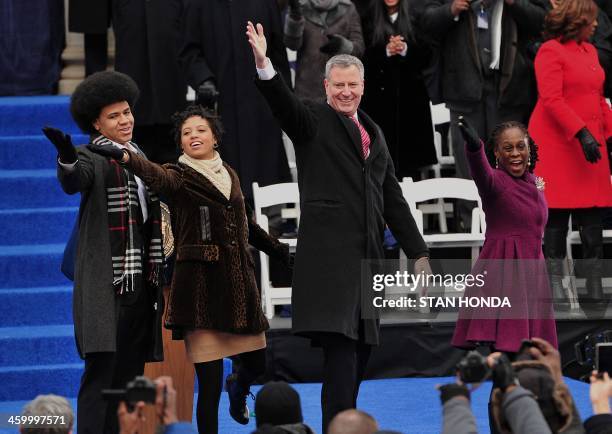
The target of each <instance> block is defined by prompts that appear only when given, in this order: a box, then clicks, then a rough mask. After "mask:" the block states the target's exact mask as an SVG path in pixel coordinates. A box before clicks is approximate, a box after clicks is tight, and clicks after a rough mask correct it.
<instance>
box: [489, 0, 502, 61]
mask: <svg viewBox="0 0 612 434" xmlns="http://www.w3.org/2000/svg"><path fill="white" fill-rule="evenodd" d="M503 12H504V0H496V1H495V4H494V5H493V9H492V11H491V26H492V29H491V65H489V68H491V69H499V57H500V51H501V32H502V14H503Z"/></svg>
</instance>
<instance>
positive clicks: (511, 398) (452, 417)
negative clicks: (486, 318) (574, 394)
mask: <svg viewBox="0 0 612 434" xmlns="http://www.w3.org/2000/svg"><path fill="white" fill-rule="evenodd" d="M457 377H458V378H457V383H456V384H447V385H444V386H441V387H440V388H439V390H440V398H441V400H442V404H443V420H444V422H443V430H442V433H443V434H450V433H453V434H461V433H466V434H467V433H476V432H477V429H476V421H475V419H474V416H473V414H472V412H471V409H470V390H469V389H468V388H467V386H466V385H465V383H480V382H482V381H484V380H486V379H488V378H491V379H492V380H493V390H494V395H498V396H500V397H501V407H500V408H499V410H500V412H499V413H495V412H494V414H493V417H494V419H495V420H496V422H498V423H499V422H502V423H503V425H502V428H503V429H504V431H505V432H513V433H538V434H543V433H551V432H552V431H551V430H550V428H549V427H548V425H547V423H546V420H545V419H544V416H543V414H542V412H541V411H540V409H539V407H538V403H537V401H536V399H535V397H534V395H533V394H532V393H531V392H530V391H528V390H526V389H525V388H523V387H521V386H520V384H519V382H518V379H517V376H516V373H515V372H514V369H513V367H512V364H511V363H510V359H508V356H506V355H505V354H502V353H493V354H491V355H489V356H488V357H487V358H485V357H484V356H482V355H481V354H479V353H477V352H475V351H471V352H469V353H468V354H467V356H466V357H465V358H464V359H463V360H462V361H461V362H460V363H459V365H458V376H457ZM472 390H474V389H472ZM498 428H499V425H498Z"/></svg>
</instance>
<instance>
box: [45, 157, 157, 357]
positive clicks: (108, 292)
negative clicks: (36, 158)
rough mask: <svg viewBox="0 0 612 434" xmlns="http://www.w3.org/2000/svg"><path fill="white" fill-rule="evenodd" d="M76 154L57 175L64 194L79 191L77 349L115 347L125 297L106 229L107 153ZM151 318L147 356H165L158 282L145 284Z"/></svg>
mask: <svg viewBox="0 0 612 434" xmlns="http://www.w3.org/2000/svg"><path fill="white" fill-rule="evenodd" d="M78 153H79V160H78V162H77V163H76V166H75V168H74V170H73V171H66V170H64V169H63V168H62V166H60V165H59V164H58V165H57V177H58V179H59V181H60V184H61V186H62V189H63V190H64V191H65V192H66V193H68V194H75V193H81V203H80V206H79V217H78V218H79V220H78V231H79V237H78V243H77V244H76V254H75V256H74V257H75V270H74V291H73V295H72V308H73V309H72V314H73V320H74V336H75V339H76V343H77V349H78V351H79V355H80V356H81V357H82V358H85V356H86V355H87V354H91V353H99V352H115V351H116V349H117V347H116V344H117V323H118V320H119V311H120V308H121V304H122V303H124V302H125V299H124V298H122V297H118V296H117V295H116V294H115V288H114V287H113V263H112V260H111V245H110V238H109V235H108V205H107V201H106V184H105V174H106V172H107V170H108V165H109V164H110V163H109V161H108V158H106V157H102V156H100V155H98V154H94V153H93V152H91V151H90V150H89V149H87V148H86V147H84V146H81V147H79V148H78ZM149 291H150V292H149V299H148V304H149V307H150V309H149V320H148V322H147V323H145V324H142V325H141V326H142V327H144V328H146V330H147V333H148V336H149V339H148V340H149V344H148V345H147V348H146V354H145V359H146V361H158V360H163V343H162V335H161V316H162V306H163V296H162V290H161V288H155V289H154V290H153V289H151V288H149Z"/></svg>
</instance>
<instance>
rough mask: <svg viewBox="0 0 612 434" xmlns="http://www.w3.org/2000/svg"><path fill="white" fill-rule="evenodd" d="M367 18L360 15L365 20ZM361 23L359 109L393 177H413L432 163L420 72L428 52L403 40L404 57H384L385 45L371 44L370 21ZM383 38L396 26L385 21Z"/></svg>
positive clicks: (426, 99) (427, 111)
mask: <svg viewBox="0 0 612 434" xmlns="http://www.w3.org/2000/svg"><path fill="white" fill-rule="evenodd" d="M367 19H368V18H367V17H366V18H365V20H367ZM365 20H364V25H363V27H364V30H365V32H366V33H365V37H366V52H365V56H364V63H365V80H366V85H367V91H366V92H365V94H364V98H363V109H364V110H365V111H367V112H368V114H369V115H370V116H372V119H374V121H375V122H376V123H377V124H378V125H380V127H381V128H382V130H383V133H384V134H385V139H386V141H387V146H388V147H389V153H390V154H391V158H392V159H393V164H394V166H395V176H396V177H397V179H400V180H401V179H402V178H404V177H405V176H414V174H415V172H416V171H417V170H418V169H419V168H421V167H423V166H427V165H430V164H435V163H437V162H438V159H437V157H436V149H435V147H434V139H433V129H432V126H431V125H432V121H431V110H430V109H429V96H428V94H427V88H426V86H425V81H424V79H423V72H422V71H423V69H424V68H425V67H426V66H427V65H428V64H429V62H430V58H431V50H430V48H429V47H428V46H426V45H425V43H424V42H422V41H417V40H414V39H409V38H408V36H407V35H404V37H405V38H406V42H407V44H408V50H407V52H406V56H404V57H402V56H400V55H395V56H391V57H388V56H387V52H386V43H378V44H376V43H374V41H373V40H372V26H373V24H372V23H371V22H368V21H365ZM387 24H388V27H389V32H388V33H389V34H388V35H387V38H388V37H389V36H391V35H392V34H393V35H396V34H397V32H396V26H395V25H394V24H391V22H388V23H387Z"/></svg>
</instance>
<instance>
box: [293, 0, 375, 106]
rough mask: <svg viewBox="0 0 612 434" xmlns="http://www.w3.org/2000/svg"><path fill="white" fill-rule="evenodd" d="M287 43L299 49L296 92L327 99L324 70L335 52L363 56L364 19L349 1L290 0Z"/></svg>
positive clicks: (308, 96) (312, 97)
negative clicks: (362, 26) (362, 30)
mask: <svg viewBox="0 0 612 434" xmlns="http://www.w3.org/2000/svg"><path fill="white" fill-rule="evenodd" d="M284 41H285V45H287V48H289V49H291V50H296V51H297V60H296V66H295V94H296V95H297V96H299V97H300V98H310V99H317V100H324V99H325V89H324V88H323V70H324V69H325V62H327V61H328V60H329V58H330V57H332V56H335V55H336V54H352V55H353V56H356V57H361V56H362V54H363V50H364V48H365V47H364V45H363V35H362V32H361V20H360V19H359V14H358V13H357V10H356V9H355V6H354V5H353V4H352V3H351V2H350V1H349V0H302V1H300V0H291V1H290V2H289V14H287V17H286V18H285V37H284Z"/></svg>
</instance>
